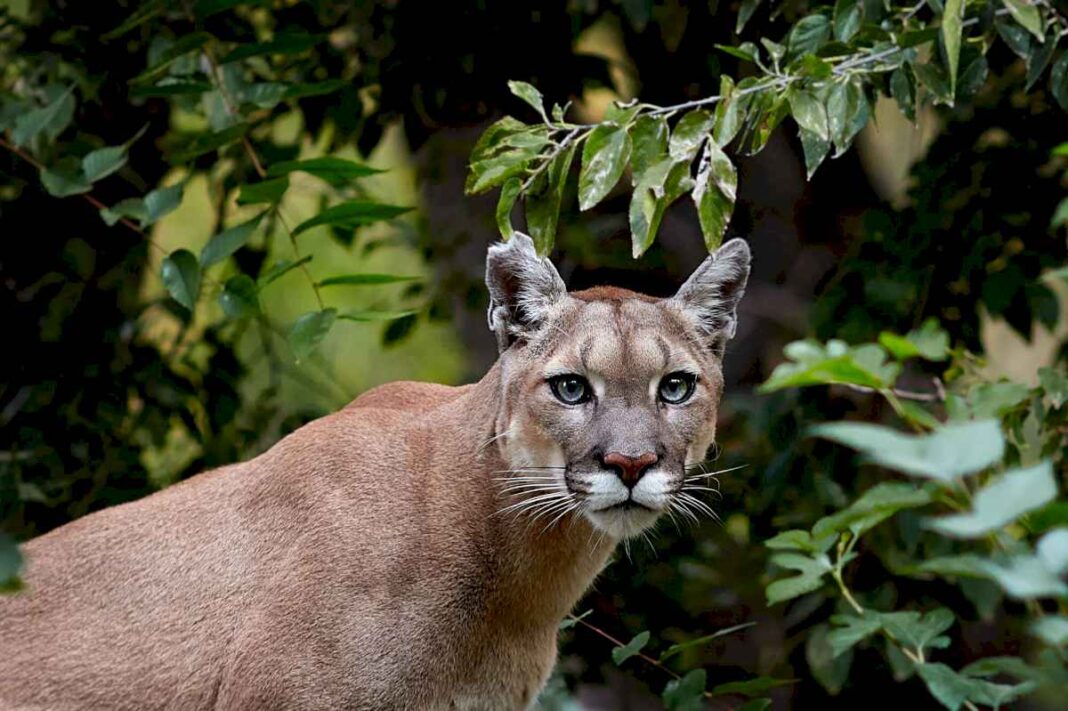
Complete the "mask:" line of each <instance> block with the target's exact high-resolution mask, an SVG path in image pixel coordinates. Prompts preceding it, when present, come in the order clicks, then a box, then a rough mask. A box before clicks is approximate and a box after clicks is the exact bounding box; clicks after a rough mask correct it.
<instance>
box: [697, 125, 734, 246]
mask: <svg viewBox="0 0 1068 711" xmlns="http://www.w3.org/2000/svg"><path fill="white" fill-rule="evenodd" d="M737 189H738V173H737V171H736V170H735V168H734V164H733V163H731V160H730V158H728V157H727V154H726V153H724V152H723V149H722V148H720V147H719V144H718V143H716V141H715V140H714V139H713V138H712V137H711V136H710V137H709V139H708V140H707V141H705V150H704V155H702V157H701V163H700V167H699V168H698V170H697V180H696V181H695V182H694V188H693V201H694V204H695V205H697V217H698V221H699V222H700V224H701V233H702V234H703V235H704V239H705V249H707V250H708V251H709V252H714V251H716V250H717V249H718V248H719V246H720V244H722V242H723V235H724V234H725V233H726V232H727V223H728V222H730V219H731V213H732V212H734V201H735V198H736V191H737Z"/></svg>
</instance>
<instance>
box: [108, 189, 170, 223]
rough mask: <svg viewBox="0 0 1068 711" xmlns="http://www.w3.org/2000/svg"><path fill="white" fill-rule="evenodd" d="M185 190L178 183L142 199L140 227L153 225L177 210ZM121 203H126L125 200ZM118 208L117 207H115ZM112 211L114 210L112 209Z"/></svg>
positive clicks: (156, 190)
mask: <svg viewBox="0 0 1068 711" xmlns="http://www.w3.org/2000/svg"><path fill="white" fill-rule="evenodd" d="M184 190H185V184H184V183H178V184H176V185H171V186H170V187H166V188H156V189H155V190H153V191H152V192H150V193H149V194H148V195H145V198H144V215H145V216H144V217H143V218H142V219H141V227H148V226H149V225H152V224H155V223H156V222H158V221H159V220H160V219H162V218H163V217H164V216H165V215H168V214H170V213H171V212H174V211H175V210H177V209H178V206H179V205H180V204H181V203H182V193H183V191H184ZM123 202H126V201H125V200H124V201H123ZM116 207H118V206H116ZM112 209H113V210H114V209H115V208H112Z"/></svg>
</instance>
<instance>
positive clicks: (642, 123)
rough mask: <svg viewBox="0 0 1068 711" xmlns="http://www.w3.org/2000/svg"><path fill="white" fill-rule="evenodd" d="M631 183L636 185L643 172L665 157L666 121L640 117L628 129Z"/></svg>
mask: <svg viewBox="0 0 1068 711" xmlns="http://www.w3.org/2000/svg"><path fill="white" fill-rule="evenodd" d="M630 140H631V144H632V145H633V149H632V151H631V161H630V164H631V175H632V178H631V179H632V182H633V184H634V185H637V184H638V182H639V181H640V180H641V178H642V176H643V175H644V174H645V171H647V170H649V168H650V167H652V166H653V165H654V164H656V163H658V162H660V161H661V160H663V159H664V158H665V157H666V156H667V144H668V126H667V121H665V120H664V119H663V118H662V117H659V116H641V117H639V118H638V120H637V121H635V122H634V124H633V125H632V126H631V127H630Z"/></svg>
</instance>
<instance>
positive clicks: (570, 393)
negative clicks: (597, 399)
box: [549, 375, 592, 405]
mask: <svg viewBox="0 0 1068 711" xmlns="http://www.w3.org/2000/svg"><path fill="white" fill-rule="evenodd" d="M549 387H550V388H551V389H552V391H553V395H555V396H556V399H557V400H559V401H560V402H562V403H564V404H565V405H581V404H582V403H584V402H586V401H587V400H589V399H590V395H591V394H592V389H591V388H590V384H589V383H588V382H587V381H586V379H585V378H583V377H582V376H581V375H557V376H554V377H552V378H549Z"/></svg>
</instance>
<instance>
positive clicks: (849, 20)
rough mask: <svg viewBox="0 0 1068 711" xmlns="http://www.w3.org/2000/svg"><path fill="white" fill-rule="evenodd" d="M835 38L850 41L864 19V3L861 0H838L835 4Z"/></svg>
mask: <svg viewBox="0 0 1068 711" xmlns="http://www.w3.org/2000/svg"><path fill="white" fill-rule="evenodd" d="M833 19H834V38H835V39H836V40H838V41H839V42H848V41H849V40H851V39H853V35H855V34H856V33H857V30H859V29H860V25H861V23H862V22H863V21H864V5H863V3H861V2H860V0H837V2H835V4H834V18H833Z"/></svg>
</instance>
